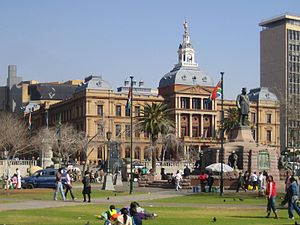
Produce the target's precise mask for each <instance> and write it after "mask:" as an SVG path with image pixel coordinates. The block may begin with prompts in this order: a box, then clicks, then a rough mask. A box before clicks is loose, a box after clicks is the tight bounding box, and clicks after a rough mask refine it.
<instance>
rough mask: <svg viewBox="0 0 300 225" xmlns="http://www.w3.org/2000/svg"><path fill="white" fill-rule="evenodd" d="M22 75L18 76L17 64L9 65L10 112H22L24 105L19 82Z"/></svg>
mask: <svg viewBox="0 0 300 225" xmlns="http://www.w3.org/2000/svg"><path fill="white" fill-rule="evenodd" d="M21 82H22V77H18V76H17V66H16V65H8V76H7V87H8V106H9V111H10V112H20V110H21V106H22V89H21V86H19V84H20V83H21Z"/></svg>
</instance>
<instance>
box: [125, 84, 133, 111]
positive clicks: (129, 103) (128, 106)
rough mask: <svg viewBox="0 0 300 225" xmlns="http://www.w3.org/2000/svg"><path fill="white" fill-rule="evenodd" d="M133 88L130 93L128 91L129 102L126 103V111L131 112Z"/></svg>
mask: <svg viewBox="0 0 300 225" xmlns="http://www.w3.org/2000/svg"><path fill="white" fill-rule="evenodd" d="M131 92H132V90H131V87H130V88H129V91H128V98H127V102H126V111H130V108H131V101H132V99H131Z"/></svg>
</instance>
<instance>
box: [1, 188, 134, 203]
mask: <svg viewBox="0 0 300 225" xmlns="http://www.w3.org/2000/svg"><path fill="white" fill-rule="evenodd" d="M73 193H74V195H75V197H76V198H78V199H81V198H83V197H82V190H81V189H73ZM53 194H54V189H45V188H39V189H22V190H0V201H1V203H2V202H4V201H5V202H10V201H9V200H14V201H24V200H52V199H53ZM115 194H116V195H118V196H123V195H128V192H113V191H103V190H99V189H96V188H94V189H92V194H91V195H92V198H103V197H107V196H113V195H115ZM137 194H139V193H137ZM67 197H68V198H71V196H70V193H68V196H67ZM58 198H61V195H60V193H58Z"/></svg>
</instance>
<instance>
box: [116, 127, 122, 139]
mask: <svg viewBox="0 0 300 225" xmlns="http://www.w3.org/2000/svg"><path fill="white" fill-rule="evenodd" d="M120 134H121V125H120V124H117V125H116V137H119V136H120Z"/></svg>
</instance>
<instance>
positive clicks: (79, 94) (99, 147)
mask: <svg viewBox="0 0 300 225" xmlns="http://www.w3.org/2000/svg"><path fill="white" fill-rule="evenodd" d="M89 79H90V80H88V81H86V82H94V83H97V82H100V83H101V82H104V81H103V80H102V78H101V77H97V76H91V77H89ZM135 90H138V88H134V91H133V102H134V104H133V117H134V118H135V117H138V116H139V115H140V113H141V111H142V110H143V107H144V105H145V104H146V103H148V104H153V103H159V102H162V101H163V98H162V97H159V96H157V94H156V95H155V94H150V93H148V95H145V94H143V93H138V91H137V92H135ZM127 99H128V93H126V94H125V93H118V92H114V91H113V90H111V89H110V88H98V87H96V88H89V87H88V88H86V89H83V90H80V91H76V92H75V93H74V95H73V97H72V98H71V99H68V100H66V101H61V102H59V103H57V104H53V105H49V106H48V108H43V109H41V110H39V111H37V112H34V113H33V114H32V120H33V122H32V124H33V127H41V126H43V125H44V126H45V121H46V112H48V116H49V126H55V125H57V123H58V120H59V118H61V122H62V123H63V124H64V123H71V124H73V125H74V127H75V128H76V129H78V130H82V131H84V132H86V134H87V136H88V138H89V139H91V138H93V137H94V136H96V137H95V138H94V139H93V141H92V142H91V144H90V145H89V149H90V151H92V152H91V153H90V156H89V160H92V161H97V160H99V159H106V158H107V149H106V143H107V139H106V133H107V132H108V131H110V132H112V139H111V141H117V142H119V143H120V157H121V158H129V157H130V114H129V113H126V109H125V108H126V102H127ZM133 139H134V144H133V152H134V156H133V158H134V159H138V160H144V159H145V158H147V159H149V158H150V155H149V152H147V149H148V148H149V136H148V134H144V133H142V132H140V131H139V130H138V129H136V128H135V127H133ZM79 160H80V157H79Z"/></svg>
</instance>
